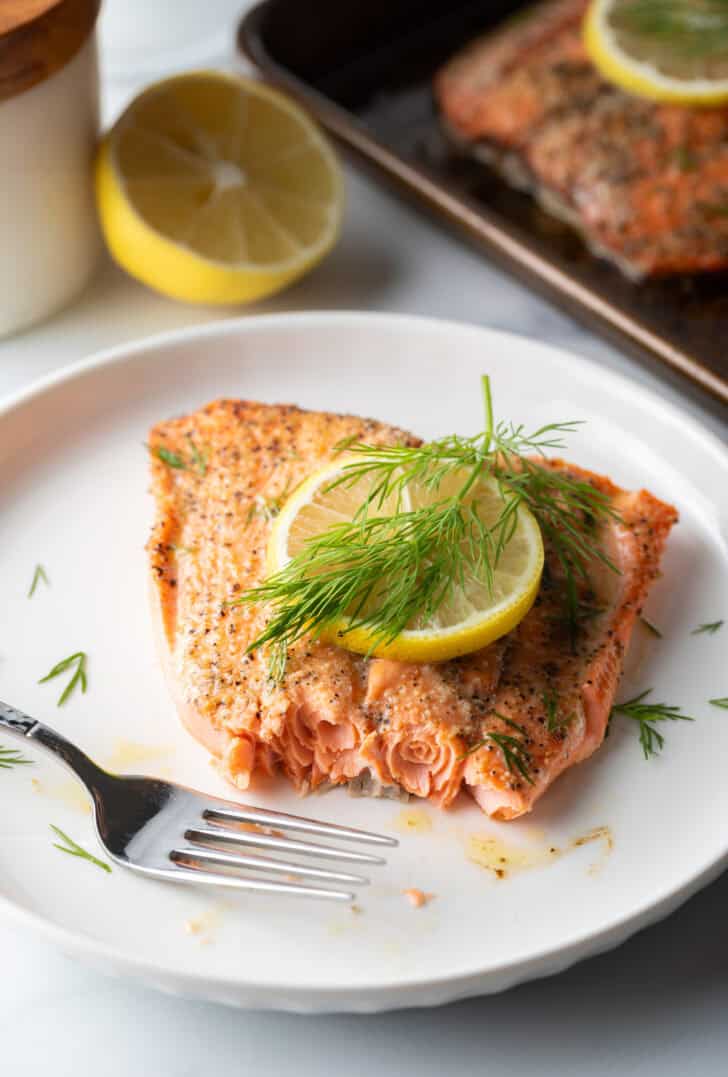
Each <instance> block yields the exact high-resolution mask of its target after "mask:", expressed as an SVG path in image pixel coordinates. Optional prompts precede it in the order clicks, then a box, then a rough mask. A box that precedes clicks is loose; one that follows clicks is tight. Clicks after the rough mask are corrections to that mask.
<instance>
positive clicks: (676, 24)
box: [584, 0, 728, 107]
mask: <svg viewBox="0 0 728 1077" xmlns="http://www.w3.org/2000/svg"><path fill="white" fill-rule="evenodd" d="M584 43H585V45H586V50H587V52H588V53H589V56H590V57H591V59H592V60H593V62H594V64H595V65H596V67H597V68H598V69H599V70H600V71H601V73H602V74H603V75H604V77H605V78H607V79H609V81H610V82H614V83H616V84H617V85H618V86H621V87H622V89H624V90H627V91H628V92H629V93H633V94H637V95H638V96H640V97H649V98H652V99H653V100H656V101H665V102H668V103H671V104H676V105H690V106H694V107H700V106H710V105H720V104H724V103H725V102H726V101H728V47H727V46H728V10H727V9H726V5H725V4H724V3H717V2H716V0H592V2H591V4H590V6H589V10H588V12H587V14H586V18H585V22H584Z"/></svg>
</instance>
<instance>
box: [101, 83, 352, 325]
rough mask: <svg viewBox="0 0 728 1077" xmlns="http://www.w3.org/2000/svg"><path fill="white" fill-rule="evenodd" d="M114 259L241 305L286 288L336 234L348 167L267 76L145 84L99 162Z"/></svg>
mask: <svg viewBox="0 0 728 1077" xmlns="http://www.w3.org/2000/svg"><path fill="white" fill-rule="evenodd" d="M95 185H96V198H97V205H98V209H99V216H100V220H101V226H102V230H103V233H104V236H105V239H106V242H107V245H108V247H109V250H110V252H111V254H112V256H113V257H114V259H115V260H116V261H117V262H118V263H119V264H120V265H121V266H122V267H123V268H124V269H126V270H127V272H128V273H130V274H131V275H132V276H133V277H135V278H137V279H138V280H140V281H142V282H143V283H145V284H147V285H149V286H150V287H151V288H154V289H155V290H156V291H159V292H162V293H163V294H165V295H168V296H171V297H172V298H175V299H180V300H183V301H186V302H190V303H204V304H220V305H229V304H240V303H247V302H252V301H254V300H256V299H260V298H262V297H264V296H267V295H271V294H272V293H274V292H276V291H279V290H280V289H281V288H284V287H285V286H286V285H287V284H289V283H291V282H292V281H293V280H295V279H297V278H298V277H300V276H302V275H303V274H304V273H305V272H307V270H309V269H310V268H312V267H313V266H314V265H316V264H317V263H318V262H319V261H320V260H321V259H322V258H323V257H324V256H325V254H326V253H327V252H328V251H329V250H330V249H331V247H332V246H333V245H334V243H335V242H336V239H337V238H338V235H339V231H340V225H341V217H342V213H343V184H342V179H341V172H340V169H339V166H338V163H337V161H336V158H335V156H334V153H333V151H332V150H331V149H330V147H329V145H328V143H327V142H326V140H325V139H324V137H323V136H322V135H321V134H320V133H319V131H318V129H317V128H316V127H315V125H314V124H313V123H312V122H311V121H310V120H309V119H308V118H307V117H306V116H305V114H304V113H303V112H302V111H301V110H300V109H298V107H297V106H295V105H293V104H292V103H291V102H289V101H288V100H287V98H285V97H283V95H281V94H279V93H277V92H276V91H274V90H271V89H269V88H268V87H266V86H263V85H262V84H260V83H256V82H253V81H252V80H246V79H241V78H236V77H234V76H230V75H224V74H220V73H217V72H195V73H191V74H185V75H181V76H177V77H175V78H171V79H167V80H164V81H163V82H161V83H157V84H156V85H154V86H152V87H150V88H149V89H148V90H146V91H144V93H142V94H141V95H140V97H138V98H137V99H136V100H135V101H133V102H132V104H131V105H130V106H129V108H128V109H127V110H126V112H125V113H124V114H123V116H122V117H121V118H120V119H119V120H118V121H117V123H116V124H115V126H114V127H113V128H112V130H111V131H110V132H109V133H108V134H107V135H106V137H105V138H104V139H103V141H102V143H101V146H100V148H99V152H98V154H97V158H96V163H95Z"/></svg>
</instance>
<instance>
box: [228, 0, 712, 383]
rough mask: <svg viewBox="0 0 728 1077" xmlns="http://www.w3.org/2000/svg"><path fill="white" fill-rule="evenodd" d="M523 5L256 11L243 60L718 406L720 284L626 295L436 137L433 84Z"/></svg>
mask: <svg viewBox="0 0 728 1077" xmlns="http://www.w3.org/2000/svg"><path fill="white" fill-rule="evenodd" d="M523 6H524V5H523V4H522V3H520V4H519V3H513V2H510V3H509V2H505V0H490V2H487V0H480V2H477V3H475V2H471V3H447V2H435V0H418V2H413V0H366V2H360V3H352V2H351V0H349V2H347V0H338V2H337V0H306V2H305V3H301V0H265V2H264V3H262V4H260V5H259V6H258V7H256V8H254V9H253V10H252V11H251V12H250V13H249V14H248V15H247V16H246V17H245V19H244V20H243V22H242V24H241V27H240V33H239V44H240V47H241V49H242V50H243V51H244V52H245V53H246V54H247V55H248V56H249V58H250V59H252V60H253V62H254V63H255V64H256V65H257V66H258V67H259V68H260V69H261V70H262V71H263V73H264V74H265V75H266V76H267V77H268V78H269V79H270V80H271V81H273V82H276V83H278V84H279V85H281V86H283V87H285V88H286V89H287V90H289V91H290V92H292V93H293V94H294V95H295V96H297V97H298V98H299V99H300V100H302V101H303V102H304V103H305V104H306V105H307V106H308V107H309V109H310V110H311V111H312V112H313V113H314V114H315V115H316V116H317V117H318V119H319V120H320V122H321V123H322V124H323V126H324V127H326V128H327V129H328V130H329V131H331V132H332V133H333V134H335V135H336V136H337V137H338V138H339V139H341V140H343V142H344V143H346V144H348V145H349V146H350V147H352V148H353V149H355V150H356V151H358V153H359V154H361V155H363V156H364V157H365V158H366V159H368V160H369V161H370V162H374V163H375V164H376V165H377V166H378V168H379V170H380V171H381V170H384V173H385V174H386V175H387V176H388V177H389V178H390V179H392V180H393V181H395V182H396V183H397V184H398V185H399V186H400V187H401V188H404V189H405V190H406V191H407V192H408V193H410V194H414V195H416V196H417V197H418V198H419V199H420V201H421V202H423V203H424V204H426V205H427V206H428V207H429V208H430V209H432V210H434V211H436V212H437V213H439V214H441V215H444V216H445V217H446V218H448V219H449V220H450V221H453V222H455V223H457V224H458V225H459V226H460V227H461V228H463V229H464V230H465V231H466V232H467V233H468V234H469V235H470V237H471V238H472V239H474V240H476V241H477V242H479V243H480V244H481V245H484V246H485V247H486V248H487V249H488V250H489V252H490V253H491V254H492V255H494V256H495V257H496V258H497V260H498V261H499V262H500V263H501V264H502V265H505V266H506V267H507V268H508V269H510V270H511V271H512V272H515V273H516V274H517V275H518V276H520V277H521V278H522V279H524V280H525V281H526V282H527V283H528V284H530V285H531V286H533V287H535V288H537V289H538V290H539V291H540V292H541V293H543V294H546V295H547V296H549V297H550V298H551V299H552V300H554V301H555V302H556V303H557V304H558V305H559V306H561V307H562V308H564V309H566V310H567V311H569V312H570V313H571V314H572V315H573V316H574V317H576V318H578V319H579V320H580V321H582V322H584V323H586V324H587V325H588V326H589V327H591V328H593V329H595V330H598V331H599V332H601V333H602V334H604V335H607V336H608V337H610V338H611V339H613V340H616V341H617V342H618V343H620V344H621V345H623V346H625V345H626V346H627V347H628V348H629V349H630V351H631V352H632V353H633V354H636V355H637V356H638V357H640V358H642V359H644V360H646V361H647V362H648V363H650V364H651V365H653V366H655V365H656V364H657V365H659V366H660V368H661V369H662V370H663V371H666V372H668V373H670V374H671V375H672V380H677V381H678V382H680V383H682V385H683V386H684V385H685V384H686V383H685V381H684V379H685V378H687V379H690V381H691V382H692V383H693V384H694V385H697V386H699V387H700V389H701V390H704V391H705V392H707V393H710V394H712V396H713V397H714V398H716V399H717V400H718V401H719V402H722V403H723V404H726V403H728V274H715V275H711V276H704V277H681V278H673V279H670V280H665V281H646V282H641V283H635V282H632V281H629V280H627V279H626V278H624V277H623V276H622V275H621V274H620V273H619V271H618V270H617V269H615V268H614V267H612V266H611V265H610V264H608V263H607V262H605V261H602V260H601V259H599V258H597V257H595V256H594V255H593V254H591V253H590V252H589V251H588V250H587V248H586V247H585V245H584V243H583V242H582V241H581V239H580V238H579V236H578V235H577V234H576V233H575V232H574V231H573V230H572V229H571V228H569V226H568V225H566V224H563V223H562V222H560V221H558V220H556V219H555V218H554V217H552V216H551V215H550V214H548V213H546V212H544V211H543V210H542V209H540V208H539V206H538V205H537V204H536V203H535V201H534V200H533V199H532V198H531V197H530V196H529V195H527V194H523V193H521V192H519V191H516V190H514V189H513V188H511V187H509V186H508V184H506V183H505V182H504V181H503V180H502V179H501V178H500V177H499V176H498V175H497V174H496V173H495V172H493V171H491V170H490V169H489V168H488V167H487V166H485V165H483V164H481V163H479V162H475V161H473V160H472V159H470V158H469V157H467V155H465V154H463V153H460V152H459V151H458V150H456V149H455V148H454V147H453V146H452V144H451V143H450V142H449V141H448V140H447V139H446V138H445V137H444V136H443V134H442V131H441V129H440V125H439V121H438V116H437V112H436V109H435V106H434V102H433V99H432V94H431V91H430V85H431V81H432V76H433V74H434V72H435V71H436V70H437V68H438V67H439V66H440V65H441V64H442V63H444V62H445V60H447V59H448V57H449V56H450V55H451V54H452V53H453V52H454V51H455V50H456V49H458V48H459V47H460V46H461V45H463V44H464V43H465V42H466V41H468V40H469V39H470V38H472V37H474V36H475V35H476V34H478V33H480V32H482V31H483V30H484V29H486V28H487V27H488V26H490V25H494V24H495V23H497V22H498V21H499V20H500V19H502V18H503V17H505V16H506V15H508V14H511V13H512V12H513V11H514V10H517V9H518V8H519V7H523Z"/></svg>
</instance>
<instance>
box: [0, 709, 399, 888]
mask: <svg viewBox="0 0 728 1077" xmlns="http://www.w3.org/2000/svg"><path fill="white" fill-rule="evenodd" d="M0 729H4V730H7V731H8V732H9V733H12V734H14V735H16V736H19V737H22V738H25V739H26V740H30V741H32V742H33V743H35V744H38V745H40V746H41V747H42V748H45V749H46V750H47V751H48V752H50V753H51V754H52V755H54V756H55V757H56V758H57V759H60V760H61V762H62V763H65V765H66V766H67V767H68V768H69V769H70V770H72V771H73V773H74V774H75V775H76V777H77V778H80V779H81V781H82V782H83V784H84V785H85V787H86V789H87V791H88V793H89V795H90V796H91V799H92V801H93V806H94V821H95V824H96V833H97V834H98V837H99V841H100V842H101V844H102V845H103V847H104V849H105V850H106V852H107V853H108V855H109V856H110V857H111V859H112V860H114V861H115V862H116V863H117V864H121V865H122V866H123V867H126V868H131V869H132V870H134V871H138V872H141V873H142V874H143V875H149V876H152V877H153V878H155V879H166V880H169V881H170V882H177V883H197V884H199V883H210V884H212V885H214V886H228V887H234V888H235V889H237V890H255V891H258V892H261V893H266V894H289V895H291V896H294V897H309V898H327V899H329V900H334V901H352V900H353V898H354V895H353V893H352V892H350V891H349V890H341V889H329V888H328V887H323V886H321V887H320V886H302V885H299V884H298V883H296V882H291V881H288V879H312V880H316V881H318V882H321V883H334V884H341V885H344V886H362V885H364V884H366V883H368V881H369V880H368V879H366V878H364V877H363V876H361V875H352V874H349V873H348V872H343V871H331V870H329V869H328V868H323V867H315V866H313V865H311V866H307V865H305V864H300V863H298V862H297V861H294V860H292V859H291V860H280V859H277V858H273V857H269V856H260V855H255V854H254V853H251V852H250V851H249V850H255V849H262V850H269V851H271V852H277V853H285V854H288V855H289V856H291V857H294V856H303V857H318V858H319V859H322V860H327V861H330V862H334V861H340V862H341V861H343V862H348V863H354V864H361V865H367V866H369V865H376V864H384V863H385V861H384V859H383V858H382V857H380V856H373V855H372V854H371V853H361V852H355V851H354V850H352V849H338V848H334V847H332V846H328V845H320V844H318V843H314V842H308V841H298V840H296V839H294V838H288V837H285V836H283V835H279V834H277V833H275V832H272V831H271V828H273V831H293V832H297V833H300V834H306V835H309V834H311V835H320V836H322V837H326V838H334V839H339V840H342V841H358V842H365V843H368V844H370V845H380V846H396V845H398V844H399V843H398V842H397V841H396V839H395V838H389V837H385V836H384V835H382V834H370V833H368V832H367V831H364V830H355V829H353V828H351V827H346V826H338V825H336V824H334V823H320V822H316V821H315V820H314V819H303V818H301V817H299V816H297V815H287V814H285V813H283V812H276V811H267V810H266V809H263V808H255V807H251V806H248V805H244V804H236V803H234V802H232V801H229V800H220V799H218V798H217V797H209V796H206V795H205V794H204V793H197V792H195V791H194V790H193V789H187V788H185V787H184V786H180V785H173V784H172V782H167V781H162V780H161V779H159V778H143V777H136V776H130V777H126V776H122V775H118V774H109V773H107V771H105V770H102V769H101V768H100V767H98V766H97V765H96V764H95V763H94V762H92V760H90V759H89V758H88V756H87V755H85V754H84V753H83V752H82V751H81V750H80V749H79V748H77V747H76V746H75V745H74V744H71V742H70V741H68V740H66V739H65V737H62V736H61V735H60V734H59V733H56V732H55V730H53V729H51V728H50V727H49V726H46V725H43V724H42V723H41V722H37V721H35V719H33V718H30V717H29V716H28V715H27V714H23V712H22V711H19V710H16V708H15V707H11V706H9V705H8V704H7V703H2V702H0ZM243 871H244V872H245V874H243V873H242V872H243ZM271 874H273V875H282V876H284V877H286V881H281V882H275V881H273V880H271V879H269V878H266V876H268V875H271Z"/></svg>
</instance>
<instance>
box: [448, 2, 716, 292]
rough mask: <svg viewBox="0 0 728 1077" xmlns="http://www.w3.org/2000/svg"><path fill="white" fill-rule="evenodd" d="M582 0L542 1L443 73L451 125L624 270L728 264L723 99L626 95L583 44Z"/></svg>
mask: <svg viewBox="0 0 728 1077" xmlns="http://www.w3.org/2000/svg"><path fill="white" fill-rule="evenodd" d="M587 6H588V4H587V0H547V2H546V3H542V4H538V5H536V6H535V7H534V8H533V9H532V10H530V11H527V12H526V13H525V14H522V15H519V16H518V17H517V18H516V19H514V20H512V21H508V22H506V23H505V24H503V25H502V26H501V27H500V28H499V29H498V28H496V29H495V30H493V31H492V32H490V33H486V34H484V35H483V36H482V37H480V38H478V39H476V40H475V41H473V42H472V43H471V44H470V45H468V46H467V48H465V49H464V50H463V51H462V52H460V53H459V54H458V55H456V56H455V57H454V58H453V59H452V60H450V61H449V63H447V64H446V65H445V67H443V68H442V69H441V70H440V71H439V72H438V74H437V76H436V78H435V82H434V92H435V97H436V100H437V102H438V105H439V108H440V110H441V113H442V116H443V118H444V120H445V124H446V127H447V129H448V130H449V131H450V132H451V133H452V134H454V135H455V137H456V138H457V140H458V141H459V142H460V143H462V144H463V145H465V146H468V147H470V149H471V150H472V151H473V152H475V153H476V154H478V155H483V156H485V157H487V159H488V160H490V161H491V162H492V163H494V164H495V165H496V166H500V167H501V169H502V170H503V171H504V172H505V173H506V174H507V175H508V176H509V177H510V178H511V179H515V180H516V182H517V183H518V185H520V186H524V187H527V188H529V189H530V190H532V191H533V192H534V193H535V194H536V195H537V196H539V197H540V198H541V200H542V201H543V202H544V203H545V204H546V205H547V207H548V208H550V209H555V210H556V212H557V213H558V214H559V215H561V216H564V217H566V219H568V220H569V221H570V222H571V223H573V224H574V225H575V226H576V227H577V229H578V230H579V231H580V232H581V233H582V235H583V236H584V238H585V239H586V241H587V243H588V244H589V245H590V246H591V247H592V248H593V249H594V250H595V251H596V252H598V253H600V254H603V255H605V256H606V257H608V258H610V259H611V260H613V261H615V262H616V263H617V264H619V265H620V267H621V268H622V269H623V270H624V271H625V272H627V273H628V274H629V275H631V276H634V277H639V276H646V275H650V276H666V275H670V274H676V273H700V272H706V271H715V270H721V269H725V268H726V266H727V265H728V109H726V108H715V109H690V108H682V107H678V106H671V105H662V104H657V103H654V102H652V101H647V100H643V99H641V98H637V97H632V96H630V95H628V94H626V93H625V92H624V91H622V90H620V89H619V88H618V87H616V86H613V85H611V84H610V83H607V82H606V81H605V80H604V79H603V78H602V77H601V76H600V75H599V73H598V72H597V70H596V68H595V67H594V66H593V64H592V63H591V61H590V59H589V57H588V56H587V54H586V51H585V48H584V45H583V42H582V30H581V24H582V19H583V16H584V13H585V11H586V8H587Z"/></svg>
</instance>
